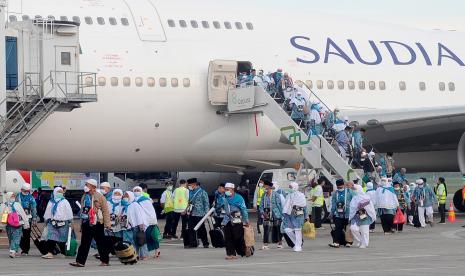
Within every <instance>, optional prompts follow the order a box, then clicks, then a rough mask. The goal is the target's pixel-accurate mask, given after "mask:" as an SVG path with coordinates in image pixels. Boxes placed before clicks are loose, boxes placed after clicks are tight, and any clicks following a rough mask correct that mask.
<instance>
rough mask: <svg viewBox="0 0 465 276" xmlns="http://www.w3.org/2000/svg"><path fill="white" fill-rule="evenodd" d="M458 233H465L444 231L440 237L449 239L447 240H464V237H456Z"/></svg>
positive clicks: (462, 230)
mask: <svg viewBox="0 0 465 276" xmlns="http://www.w3.org/2000/svg"><path fill="white" fill-rule="evenodd" d="M460 232H465V230H464V229H459V230H454V231H445V232H442V233H441V236H443V237H446V238H449V239H459V240H463V239H465V237H461V236H458V235H457V234H458V233H460Z"/></svg>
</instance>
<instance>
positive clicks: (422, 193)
mask: <svg viewBox="0 0 465 276" xmlns="http://www.w3.org/2000/svg"><path fill="white" fill-rule="evenodd" d="M416 184H417V187H416V188H415V190H414V191H413V200H414V201H415V204H416V206H417V207H418V219H419V220H420V224H421V227H423V228H424V227H426V222H428V223H429V224H430V226H433V205H434V204H435V203H437V198H436V195H435V194H434V192H433V190H432V189H431V187H429V186H428V185H425V182H424V181H423V179H417V180H416ZM425 212H426V217H427V219H428V220H427V221H426V220H425Z"/></svg>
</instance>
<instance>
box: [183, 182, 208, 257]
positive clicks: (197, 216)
mask: <svg viewBox="0 0 465 276" xmlns="http://www.w3.org/2000/svg"><path fill="white" fill-rule="evenodd" d="M187 184H188V185H189V190H190V195H189V203H190V205H191V207H192V208H191V210H190V211H189V214H188V215H189V218H188V227H189V229H194V227H195V226H196V225H197V223H199V222H200V220H202V218H203V217H204V216H205V215H206V214H207V213H208V211H209V209H210V203H209V201H208V194H207V192H206V191H205V190H204V189H202V188H201V187H200V186H199V183H198V182H197V178H191V179H188V180H187ZM197 233H198V236H199V238H200V239H201V240H202V244H203V247H204V248H208V247H209V245H210V244H209V242H208V236H207V229H206V228H205V224H204V223H202V225H201V226H200V228H199V229H198V230H197Z"/></svg>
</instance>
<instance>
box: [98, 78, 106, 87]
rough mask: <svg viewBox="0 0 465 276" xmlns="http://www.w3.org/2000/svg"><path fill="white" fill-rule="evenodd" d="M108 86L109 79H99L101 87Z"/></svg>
mask: <svg viewBox="0 0 465 276" xmlns="http://www.w3.org/2000/svg"><path fill="white" fill-rule="evenodd" d="M106 84H107V79H106V78H105V77H99V78H98V85H99V86H105V85H106Z"/></svg>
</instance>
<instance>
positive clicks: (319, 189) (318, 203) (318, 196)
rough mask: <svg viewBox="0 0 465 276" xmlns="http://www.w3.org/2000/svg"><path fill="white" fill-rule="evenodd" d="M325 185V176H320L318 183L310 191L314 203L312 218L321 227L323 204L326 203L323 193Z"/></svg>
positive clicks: (316, 225)
mask: <svg viewBox="0 0 465 276" xmlns="http://www.w3.org/2000/svg"><path fill="white" fill-rule="evenodd" d="M324 185H325V180H324V178H319V179H318V180H317V183H316V185H315V186H314V187H313V188H312V189H311V191H310V193H311V195H312V197H311V198H310V201H311V203H312V220H313V223H315V228H316V229H320V228H321V215H322V212H323V205H324V204H325V197H324V195H323V186H324Z"/></svg>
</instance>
